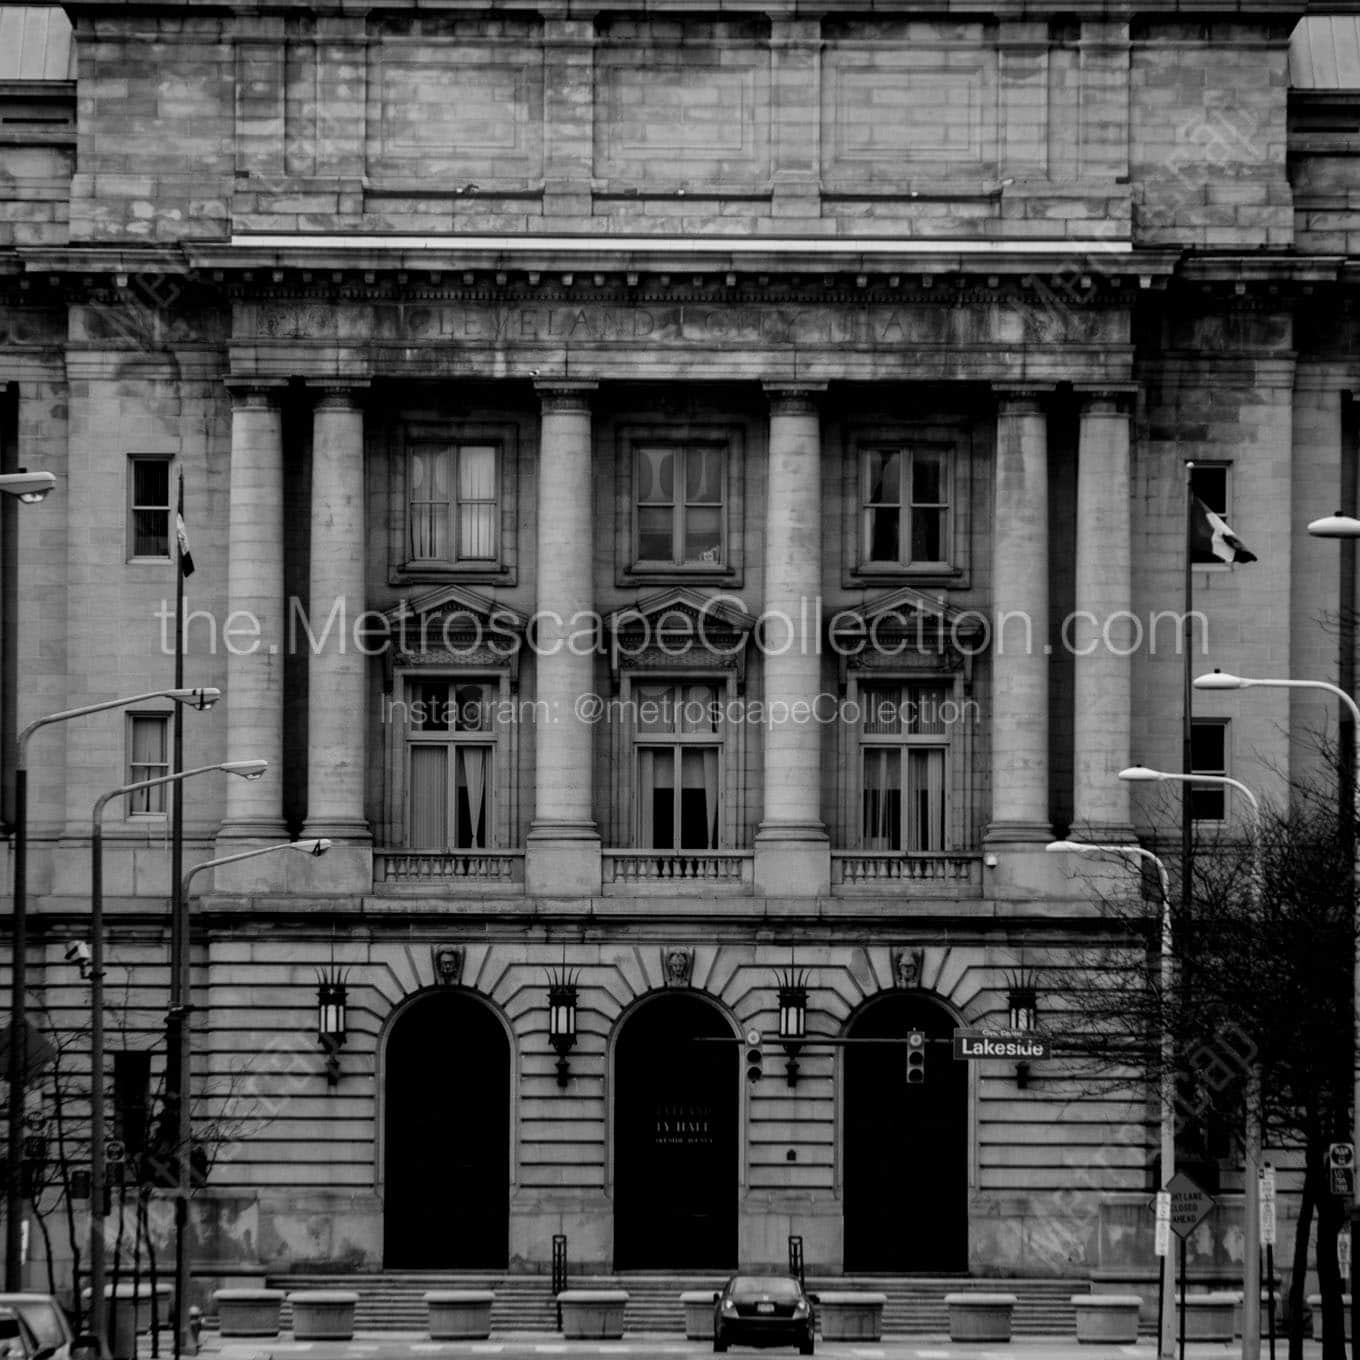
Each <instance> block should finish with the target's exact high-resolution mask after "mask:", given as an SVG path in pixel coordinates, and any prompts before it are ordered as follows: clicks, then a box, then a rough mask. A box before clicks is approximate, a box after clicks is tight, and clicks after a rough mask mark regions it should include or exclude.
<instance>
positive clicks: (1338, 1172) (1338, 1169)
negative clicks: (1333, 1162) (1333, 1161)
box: [1327, 1166, 1355, 1199]
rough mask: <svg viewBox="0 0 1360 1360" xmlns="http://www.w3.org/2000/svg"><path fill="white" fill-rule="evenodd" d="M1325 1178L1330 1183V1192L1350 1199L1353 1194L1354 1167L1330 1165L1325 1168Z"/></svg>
mask: <svg viewBox="0 0 1360 1360" xmlns="http://www.w3.org/2000/svg"><path fill="white" fill-rule="evenodd" d="M1327 1179H1328V1180H1329V1181H1330V1183H1331V1189H1332V1194H1334V1195H1339V1196H1340V1197H1341V1198H1342V1199H1351V1198H1352V1197H1353V1196H1354V1195H1355V1168H1354V1167H1352V1166H1330V1167H1328V1168H1327Z"/></svg>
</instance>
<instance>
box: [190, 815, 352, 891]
mask: <svg viewBox="0 0 1360 1360" xmlns="http://www.w3.org/2000/svg"><path fill="white" fill-rule="evenodd" d="M289 839H290V838H289V836H288V833H287V832H286V831H282V830H280V831H278V832H276V833H272V834H266V835H242V834H240V832H239V831H238V830H237V828H236V827H233V828H232V829H231V830H230V831H227V830H226V829H225V828H224V829H223V830H222V831H219V832H218V835H217V841H216V843H215V844H214V846H213V852H212V855H211V857H210V858H212V859H225V858H226V857H227V856H228V855H243V854H245V853H247V852H248V851H250V850H264V849H267V848H272V847H274V846H282V845H285V844H287V843H288V841H289ZM329 853H334V852H333V851H332V852H329ZM329 853H328V854H326V855H320V856H313V855H304V854H303V853H302V852H301V851H297V850H282V849H280V850H276V851H275V852H274V853H273V854H269V855H256V856H255V857H254V858H253V859H247V860H242V861H241V862H240V863H239V864H224V865H222V866H221V867H220V868H217V869H213V870H211V871H210V872H209V873H207V874H199V875H197V876H196V877H195V879H194V881H193V883H192V884H191V885H190V892H191V893H193V894H195V895H202V894H204V893H240V894H252V893H287V892H298V893H307V892H316V891H318V888H317V886H316V884H317V882H318V878H317V866H319V865H323V864H325V862H326V860H327V859H328V858H329ZM185 867H186V869H192V868H193V865H192V864H189V865H186V866H185ZM369 883H370V884H371V883H372V868H371V867H370V869H369ZM322 890H323V891H324V886H323V888H322ZM365 891H368V889H365Z"/></svg>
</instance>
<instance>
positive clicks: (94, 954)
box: [89, 760, 269, 1356]
mask: <svg viewBox="0 0 1360 1360" xmlns="http://www.w3.org/2000/svg"><path fill="white" fill-rule="evenodd" d="M268 766H269V762H268V761H267V760H228V761H224V762H222V763H221V764H218V765H200V766H199V767H198V768H197V769H193V770H182V771H180V773H178V774H165V775H160V776H158V777H157V778H155V779H139V780H138V781H137V782H136V783H133V784H124V785H123V786H122V787H121V788H117V789H113V790H111V791H110V792H109V793H106V794H103V795H101V796H100V797H99V798H98V799H97V800H96V802H95V805H94V810H93V812H92V813H91V814H90V1327H89V1330H90V1331H91V1332H93V1333H94V1335H95V1337H96V1338H97V1339H98V1342H99V1354H100V1355H101V1356H103V1355H105V1354H107V1350H106V1346H107V1340H108V1338H107V1335H106V1332H107V1329H108V1303H107V1300H106V1299H105V1298H104V1232H103V1220H104V1181H105V1165H104V1147H105V1119H104V809H105V808H106V807H107V806H108V805H109V803H111V802H112V801H113V800H114V799H115V798H123V797H126V796H127V795H128V794H131V793H139V792H141V790H143V789H154V788H158V787H160V786H162V785H165V784H174V783H178V782H179V781H180V780H183V779H190V778H192V777H193V776H194V775H198V774H211V773H213V772H214V771H217V770H221V771H223V772H225V773H226V774H234V775H238V776H239V777H240V778H242V779H259V778H260V776H261V775H263V774H264V772H265V770H266V769H267V768H268Z"/></svg>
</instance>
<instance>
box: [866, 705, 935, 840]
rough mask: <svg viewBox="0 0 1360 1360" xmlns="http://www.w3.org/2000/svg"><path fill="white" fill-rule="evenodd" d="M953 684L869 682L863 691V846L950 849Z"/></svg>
mask: <svg viewBox="0 0 1360 1360" xmlns="http://www.w3.org/2000/svg"><path fill="white" fill-rule="evenodd" d="M950 694H951V691H950V689H949V688H948V686H945V685H927V684H893V685H866V686H865V687H864V688H863V689H862V690H861V691H860V706H861V714H862V717H861V728H860V743H861V745H860V769H861V784H860V789H861V794H860V799H861V804H860V806H861V822H860V844H861V846H862V848H863V849H865V850H884V851H895V852H901V851H906V852H908V853H926V854H928V853H935V852H940V851H943V850H945V849H946V848H947V846H948V834H947V829H946V822H947V806H948V798H947V795H946V788H947V784H946V778H947V774H948V757H949V732H948V728H947V725H946V723H945V721H944V715H945V714H946V713H947V712H948V710H947V709H946V708H945V703H946V701H947V700H948V699H949V697H950Z"/></svg>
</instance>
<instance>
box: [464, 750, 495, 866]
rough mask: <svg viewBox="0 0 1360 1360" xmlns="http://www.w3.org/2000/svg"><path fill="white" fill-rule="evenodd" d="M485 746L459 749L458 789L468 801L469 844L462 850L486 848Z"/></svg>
mask: <svg viewBox="0 0 1360 1360" xmlns="http://www.w3.org/2000/svg"><path fill="white" fill-rule="evenodd" d="M488 754H489V753H488V751H487V749H486V747H484V746H460V747H459V748H458V789H459V792H460V793H461V794H462V795H463V797H464V798H465V799H466V807H467V820H468V843H467V845H466V846H462V847H460V848H461V849H477V850H481V849H484V848H485V846H486V826H485V814H486V761H487V755H488Z"/></svg>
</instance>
